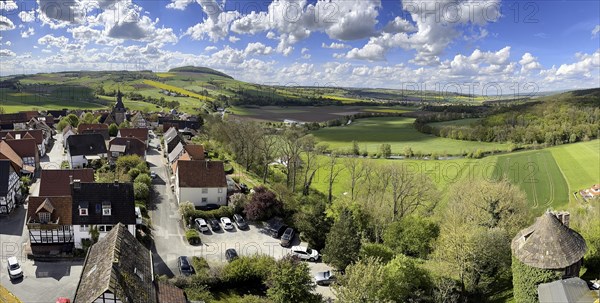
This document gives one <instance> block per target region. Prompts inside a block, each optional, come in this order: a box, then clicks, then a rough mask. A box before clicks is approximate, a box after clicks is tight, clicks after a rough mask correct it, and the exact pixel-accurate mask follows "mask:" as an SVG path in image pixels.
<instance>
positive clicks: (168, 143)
mask: <svg viewBox="0 0 600 303" xmlns="http://www.w3.org/2000/svg"><path fill="white" fill-rule="evenodd" d="M163 141H164V145H165V146H164V147H165V153H166V154H167V155H168V154H170V153H171V152H172V151H173V150H174V149H175V147H176V146H177V145H178V144H181V145H182V146H183V145H185V141H184V140H183V138H182V137H181V135H180V134H179V132H178V131H177V129H176V128H174V127H172V128H169V130H167V131H166V132H165V133H164V134H163Z"/></svg>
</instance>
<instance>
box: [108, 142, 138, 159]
mask: <svg viewBox="0 0 600 303" xmlns="http://www.w3.org/2000/svg"><path fill="white" fill-rule="evenodd" d="M124 155H138V156H139V157H140V158H142V159H144V160H145V159H146V145H145V144H144V142H142V141H140V140H139V139H137V138H134V137H125V138H119V137H117V138H113V139H112V140H110V142H109V143H108V160H109V161H110V162H111V163H114V162H115V161H116V160H117V158H119V157H120V156H124Z"/></svg>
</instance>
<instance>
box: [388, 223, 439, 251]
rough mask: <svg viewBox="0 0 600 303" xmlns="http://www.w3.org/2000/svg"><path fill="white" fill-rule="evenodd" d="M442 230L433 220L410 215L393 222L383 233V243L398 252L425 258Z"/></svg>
mask: <svg viewBox="0 0 600 303" xmlns="http://www.w3.org/2000/svg"><path fill="white" fill-rule="evenodd" d="M439 232H440V229H439V227H438V226H437V225H436V224H435V223H434V222H432V221H430V220H428V219H424V218H420V217H417V216H408V217H404V218H402V219H401V220H400V221H396V222H393V223H391V224H390V225H389V226H388V227H387V228H386V229H385V232H384V233H383V243H385V245H387V246H388V247H390V248H391V249H393V250H395V251H396V252H399V253H402V254H405V255H408V256H412V257H420V258H425V257H427V255H428V254H429V253H430V252H431V250H432V245H433V242H434V241H435V239H436V238H437V237H438V235H439Z"/></svg>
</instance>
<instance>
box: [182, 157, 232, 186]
mask: <svg viewBox="0 0 600 303" xmlns="http://www.w3.org/2000/svg"><path fill="white" fill-rule="evenodd" d="M177 170H178V175H179V187H203V188H206V187H227V180H226V179H225V169H224V167H223V162H221V161H193V160H192V161H185V160H179V161H177Z"/></svg>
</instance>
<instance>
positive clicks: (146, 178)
mask: <svg viewBox="0 0 600 303" xmlns="http://www.w3.org/2000/svg"><path fill="white" fill-rule="evenodd" d="M133 182H135V183H144V184H146V185H147V186H148V187H150V186H151V185H152V178H150V176H149V175H148V174H139V175H138V176H137V177H136V178H135V179H134V181H133Z"/></svg>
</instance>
